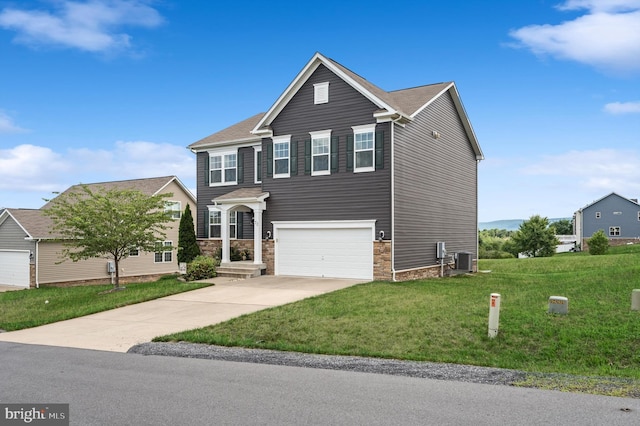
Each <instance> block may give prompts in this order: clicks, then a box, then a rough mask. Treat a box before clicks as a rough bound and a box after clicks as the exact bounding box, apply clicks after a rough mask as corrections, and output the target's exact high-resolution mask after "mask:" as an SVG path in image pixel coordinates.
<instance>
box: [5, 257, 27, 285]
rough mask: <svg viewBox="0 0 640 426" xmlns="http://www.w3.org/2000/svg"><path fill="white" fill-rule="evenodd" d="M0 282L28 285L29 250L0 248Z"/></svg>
mask: <svg viewBox="0 0 640 426" xmlns="http://www.w3.org/2000/svg"><path fill="white" fill-rule="evenodd" d="M0 284H2V285H12V286H17V287H29V252H28V251H26V250H0Z"/></svg>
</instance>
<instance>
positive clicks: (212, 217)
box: [209, 211, 221, 225]
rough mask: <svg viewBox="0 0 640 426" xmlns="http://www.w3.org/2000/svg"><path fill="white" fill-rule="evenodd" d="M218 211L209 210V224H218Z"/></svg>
mask: <svg viewBox="0 0 640 426" xmlns="http://www.w3.org/2000/svg"><path fill="white" fill-rule="evenodd" d="M220 220H221V219H220V212H215V211H214V212H209V223H210V224H211V225H220Z"/></svg>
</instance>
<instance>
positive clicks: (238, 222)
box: [236, 212, 244, 240]
mask: <svg viewBox="0 0 640 426" xmlns="http://www.w3.org/2000/svg"><path fill="white" fill-rule="evenodd" d="M243 219H244V212H237V213H236V238H237V239H239V240H242V239H244V232H243V230H242V224H243V223H244V221H243Z"/></svg>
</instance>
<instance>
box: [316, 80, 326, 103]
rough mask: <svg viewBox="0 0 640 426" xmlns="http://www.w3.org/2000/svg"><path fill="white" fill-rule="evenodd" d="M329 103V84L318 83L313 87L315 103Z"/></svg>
mask: <svg viewBox="0 0 640 426" xmlns="http://www.w3.org/2000/svg"><path fill="white" fill-rule="evenodd" d="M328 102H329V82H328V81H327V82H325V83H316V84H314V85H313V103H314V104H316V105H318V104H326V103H328Z"/></svg>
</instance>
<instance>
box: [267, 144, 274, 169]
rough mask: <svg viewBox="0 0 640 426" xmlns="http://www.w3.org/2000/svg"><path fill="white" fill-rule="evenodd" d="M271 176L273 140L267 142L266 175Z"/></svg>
mask: <svg viewBox="0 0 640 426" xmlns="http://www.w3.org/2000/svg"><path fill="white" fill-rule="evenodd" d="M271 176H273V142H268V143H267V177H271Z"/></svg>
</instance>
